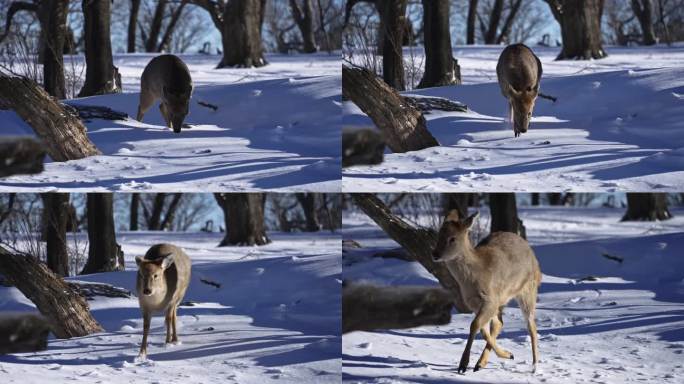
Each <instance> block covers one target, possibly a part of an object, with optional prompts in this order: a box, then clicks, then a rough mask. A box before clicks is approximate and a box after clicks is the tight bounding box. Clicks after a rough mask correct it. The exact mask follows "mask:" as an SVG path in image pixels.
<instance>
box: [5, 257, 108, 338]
mask: <svg viewBox="0 0 684 384" xmlns="http://www.w3.org/2000/svg"><path fill="white" fill-rule="evenodd" d="M0 273H2V275H3V276H5V278H6V279H7V280H9V282H10V283H12V285H14V286H15V287H16V288H17V289H19V291H21V293H23V294H24V296H26V297H27V298H28V299H29V300H31V302H33V304H35V305H36V307H37V308H38V311H40V313H41V314H42V315H43V316H45V317H46V318H47V319H48V320H49V321H50V323H51V326H52V327H51V328H52V332H53V333H54V334H55V336H56V337H57V338H60V339H67V338H71V337H79V336H86V335H89V334H91V333H95V332H102V331H103V329H102V327H101V326H100V324H98V322H97V321H96V320H95V319H94V318H93V317H92V315H91V314H90V309H89V308H88V303H87V301H86V300H85V299H84V298H83V297H82V296H81V295H79V294H78V292H76V291H75V290H74V289H72V288H71V287H70V286H69V285H68V284H66V283H65V282H64V280H63V279H62V278H61V277H59V276H58V275H56V274H54V273H52V272H51V271H50V270H49V269H48V268H47V267H46V266H45V264H43V263H41V262H40V261H38V260H36V259H35V258H34V257H32V256H23V255H14V254H11V253H9V252H7V250H5V249H4V248H2V247H0Z"/></svg>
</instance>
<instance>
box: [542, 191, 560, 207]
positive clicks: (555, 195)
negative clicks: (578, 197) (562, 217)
mask: <svg viewBox="0 0 684 384" xmlns="http://www.w3.org/2000/svg"><path fill="white" fill-rule="evenodd" d="M546 197H547V198H548V199H549V205H562V204H561V203H562V201H563V194H562V193H559V192H552V193H547V194H546Z"/></svg>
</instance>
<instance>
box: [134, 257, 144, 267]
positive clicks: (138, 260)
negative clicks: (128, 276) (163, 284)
mask: <svg viewBox="0 0 684 384" xmlns="http://www.w3.org/2000/svg"><path fill="white" fill-rule="evenodd" d="M135 263H136V264H137V265H138V267H139V266H140V264H142V263H143V258H142V257H140V256H136V257H135Z"/></svg>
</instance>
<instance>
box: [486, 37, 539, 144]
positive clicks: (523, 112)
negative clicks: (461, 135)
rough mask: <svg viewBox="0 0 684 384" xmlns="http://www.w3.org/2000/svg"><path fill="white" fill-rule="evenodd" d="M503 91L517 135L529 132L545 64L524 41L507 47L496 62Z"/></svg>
mask: <svg viewBox="0 0 684 384" xmlns="http://www.w3.org/2000/svg"><path fill="white" fill-rule="evenodd" d="M496 75H497V77H498V79H499V87H501V94H502V95H503V96H504V97H505V98H506V99H508V106H509V115H508V116H509V118H510V119H511V121H512V122H513V134H514V136H515V137H518V136H520V134H521V133H525V132H527V128H528V126H529V125H530V119H531V118H532V110H533V109H534V102H535V100H536V99H537V95H538V94H539V82H540V80H541V75H542V65H541V61H539V58H538V57H537V56H535V55H534V53H533V52H532V50H531V49H530V48H528V47H527V46H526V45H524V44H513V45H509V46H508V47H506V48H505V49H504V50H503V52H501V56H499V62H498V63H497V64H496Z"/></svg>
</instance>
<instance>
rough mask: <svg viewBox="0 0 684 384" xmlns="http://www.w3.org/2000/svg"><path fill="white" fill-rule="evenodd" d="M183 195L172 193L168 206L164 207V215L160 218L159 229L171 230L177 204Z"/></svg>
mask: <svg viewBox="0 0 684 384" xmlns="http://www.w3.org/2000/svg"><path fill="white" fill-rule="evenodd" d="M182 197H183V194H182V193H174V194H173V198H172V199H171V203H170V204H169V206H168V208H166V215H164V220H162V222H161V225H160V226H159V228H160V229H161V230H171V229H172V227H173V221H174V220H175V218H176V211H177V210H178V204H179V203H180V201H181V198H182Z"/></svg>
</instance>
